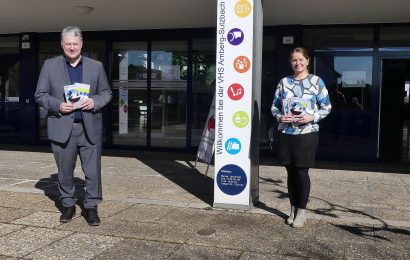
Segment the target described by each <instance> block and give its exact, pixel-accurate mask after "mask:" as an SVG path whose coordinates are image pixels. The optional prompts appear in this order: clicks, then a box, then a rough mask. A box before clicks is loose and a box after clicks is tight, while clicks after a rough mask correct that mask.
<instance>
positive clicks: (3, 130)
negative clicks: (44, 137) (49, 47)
mask: <svg viewBox="0 0 410 260" xmlns="http://www.w3.org/2000/svg"><path fill="white" fill-rule="evenodd" d="M0 61H1V62H0V138H9V137H18V136H19V134H20V57H19V39H18V37H0Z"/></svg>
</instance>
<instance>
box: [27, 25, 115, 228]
mask: <svg viewBox="0 0 410 260" xmlns="http://www.w3.org/2000/svg"><path fill="white" fill-rule="evenodd" d="M82 45H83V39H82V33H81V30H80V29H79V28H77V27H72V26H69V27H66V28H65V29H63V30H62V32H61V47H62V49H63V51H64V55H61V56H58V57H55V58H52V59H48V60H46V61H45V63H44V65H43V68H42V69H41V73H40V76H39V79H38V83H37V89H36V92H35V94H34V97H35V100H36V102H37V103H38V104H39V105H40V106H42V107H43V108H45V109H46V110H47V111H48V116H47V132H48V138H49V139H50V141H51V148H52V150H53V153H54V157H55V160H56V164H57V167H58V188H59V191H60V199H61V203H62V205H63V210H62V214H61V216H60V222H62V223H66V222H69V221H70V220H71V219H72V218H73V216H74V215H75V209H76V208H75V204H76V202H77V198H76V197H75V195H74V194H75V183H74V169H75V165H76V160H77V154H78V155H79V156H80V160H81V167H82V169H83V171H84V174H85V186H86V188H85V197H84V208H85V213H86V219H87V222H88V224H89V225H91V226H98V225H99V224H100V218H99V217H98V211H97V204H99V203H100V202H101V200H102V189H101V146H102V111H101V109H102V108H103V107H104V106H105V105H107V103H108V102H109V101H110V100H111V98H112V92H111V89H110V86H109V84H108V80H107V76H106V74H105V71H104V67H103V65H102V63H101V62H99V61H96V60H93V59H90V58H87V57H84V56H82V55H81V48H82ZM74 83H83V84H87V85H89V86H90V93H89V98H87V99H84V100H83V101H82V105H81V108H80V109H75V108H74V105H73V104H72V103H71V102H69V101H68V100H66V99H67V97H65V94H64V86H68V85H72V84H74Z"/></svg>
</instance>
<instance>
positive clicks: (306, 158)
mask: <svg viewBox="0 0 410 260" xmlns="http://www.w3.org/2000/svg"><path fill="white" fill-rule="evenodd" d="M318 141H319V132H313V133H308V134H300V135H289V134H284V133H279V136H278V160H279V163H281V164H283V165H292V166H295V167H306V168H311V167H313V166H314V164H315V158H316V148H317V144H318Z"/></svg>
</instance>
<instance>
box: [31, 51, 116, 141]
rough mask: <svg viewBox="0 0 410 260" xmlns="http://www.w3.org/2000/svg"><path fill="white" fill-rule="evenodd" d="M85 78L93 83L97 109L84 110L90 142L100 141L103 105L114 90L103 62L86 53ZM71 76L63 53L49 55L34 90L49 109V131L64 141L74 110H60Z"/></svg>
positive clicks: (85, 81) (84, 119)
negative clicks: (55, 55) (91, 57)
mask: <svg viewBox="0 0 410 260" xmlns="http://www.w3.org/2000/svg"><path fill="white" fill-rule="evenodd" d="M82 62H83V82H82V83H84V84H89V85H90V96H89V97H90V98H92V99H93V100H94V104H95V107H94V110H92V111H85V110H83V111H82V118H83V123H84V128H85V131H86V134H87V136H88V138H89V140H90V142H91V143H93V144H95V143H97V142H101V139H102V112H101V109H102V108H103V107H104V106H105V105H106V104H107V103H108V102H110V100H111V98H112V92H111V89H110V86H109V84H108V80H107V75H106V74H105V71H104V67H103V65H102V63H101V62H99V61H96V60H93V59H90V58H87V57H84V56H83V60H82ZM70 84H71V83H70V78H69V76H68V72H67V68H66V59H65V58H64V56H63V55H61V56H58V57H55V58H51V59H48V60H46V61H45V62H44V65H43V68H42V69H41V73H40V76H39V79H38V83H37V89H36V92H35V94H34V98H35V100H36V102H37V103H38V104H39V105H40V106H42V107H44V108H45V109H47V111H48V116H47V132H48V138H49V139H50V140H51V141H56V142H59V143H65V142H66V141H67V140H68V139H69V137H70V134H71V129H72V127H73V123H74V113H69V114H60V112H59V108H60V104H61V102H66V101H65V97H64V86H66V85H70Z"/></svg>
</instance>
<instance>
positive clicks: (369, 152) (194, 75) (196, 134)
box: [0, 25, 410, 160]
mask: <svg viewBox="0 0 410 260" xmlns="http://www.w3.org/2000/svg"><path fill="white" fill-rule="evenodd" d="M293 29H295V32H296V33H295V35H297V32H300V35H299V36H297V37H295V38H294V39H295V44H294V45H286V43H285V42H283V41H282V39H281V37H282V36H281V35H287V34H288V33H289V32H288V31H287V27H286V28H285V29H284V30H285V31H284V32H283V31H281V29H280V28H279V27H278V28H276V27H270V28H265V36H264V39H263V54H262V87H261V91H262V93H261V104H260V105H261V115H260V116H261V121H260V122H261V124H260V128H259V129H260V133H259V134H260V149H261V151H263V150H264V151H265V152H268V153H269V154H270V153H271V150H273V155H274V152H275V147H274V146H273V147H270V146H269V144H270V142H271V141H274V139H275V131H274V129H275V128H276V125H275V124H276V122H275V120H274V119H273V118H272V116H271V112H270V107H271V103H272V98H273V94H274V91H275V88H276V85H277V82H278V80H279V78H280V77H282V76H283V75H282V74H284V73H288V72H287V68H285V67H284V66H288V60H287V57H288V54H287V53H288V52H289V51H290V49H291V48H293V47H295V46H304V47H306V48H307V49H308V50H309V51H310V54H311V71H312V73H314V74H316V75H318V76H320V77H321V78H323V80H324V82H325V83H326V85H327V87H328V89H329V93H330V98H331V102H332V104H333V110H332V112H331V114H330V115H329V116H328V118H326V119H325V120H324V121H322V122H321V124H320V127H321V131H320V134H321V138H320V143H319V149H318V151H319V158H330V159H339V158H340V159H348V160H350V159H355V158H356V159H357V160H361V159H362V158H365V159H366V158H367V159H368V158H373V159H375V158H377V156H379V157H380V156H381V157H383V156H387V155H388V154H393V152H389V151H392V146H388V144H389V141H388V140H389V136H391V134H390V132H389V127H388V124H390V123H388V120H386V118H388V117H386V116H385V115H387V114H389V113H390V112H389V110H388V109H387V110H386V107H388V106H387V105H386V104H387V103H385V102H386V99H389V96H394V97H393V98H394V99H395V100H399V99H400V100H402V101H403V104H402V105H400V106H398V108H397V109H398V110H399V111H401V112H400V113H402V114H403V115H407V114H410V113H409V112H408V111H407V110H408V109H407V107H408V102H407V101H406V97H408V95H407V96H406V97H405V98H403V96H402V95H401V94H400V93H403V92H404V93H408V91H407V90H408V89H406V88H408V84H409V82H410V79H409V78H408V76H407V74H408V64H410V63H409V61H410V27H409V26H408V25H407V26H406V25H404V26H401V25H397V26H395V25H382V26H378V25H363V26H342V25H338V26H295V27H294V28H293ZM89 36H91V37H89ZM59 37H60V36H59V33H55V34H45V35H41V34H39V37H38V39H39V40H38V42H37V45H38V47H37V48H36V51H35V52H33V53H35V55H38V56H37V57H36V59H37V60H38V65H37V68H36V69H37V70H38V71H39V70H40V69H41V66H42V65H43V62H44V60H45V59H47V58H51V57H55V56H57V55H60V54H61V53H62V51H61V47H60V40H59ZM298 37H300V38H298ZM20 52H21V50H19V38H18V37H10V36H3V37H0V58H1V60H2V62H1V64H0V120H1V124H0V137H8V136H13V135H14V136H16V137H18V136H19V134H20V130H21V129H20V121H21V115H20V107H21V104H22V103H21V100H20V99H21V95H22V94H21V93H22V92H21V90H22V88H21V86H20V83H19V82H20V69H19V67H20V63H21V60H20V57H21V56H20V55H21V53H20ZM285 53H286V54H285ZM83 54H84V55H85V56H89V57H92V58H94V59H97V60H100V61H102V62H103V63H104V66H105V68H106V70H107V75H108V78H109V80H110V82H111V87H112V90H113V95H114V96H113V100H112V102H111V103H110V104H109V106H107V109H105V111H104V119H105V124H104V144H105V145H106V146H109V147H124V146H125V147H130V148H132V147H143V148H158V149H162V148H164V149H165V148H167V149H179V150H195V149H196V147H197V146H198V145H199V142H200V139H201V136H202V132H203V128H204V124H205V122H206V118H207V115H208V112H209V108H210V105H211V103H212V99H213V96H214V91H215V89H214V88H215V82H214V80H215V58H216V45H215V33H214V32H213V31H212V30H209V29H204V30H202V29H197V30H187V31H185V30H163V31H162V30H158V31H149V32H144V31H139V32H131V31H130V32H118V33H117V32H93V33H91V34H90V35H87V33H85V42H84V46H83ZM277 63H279V64H280V65H281V66H278V64H277ZM403 64H407V65H406V66H404V65H403ZM26 66H27V65H26ZM403 66H404V67H403ZM403 68H404V69H403ZM398 71H399V72H400V73H399V72H398ZM289 72H290V66H289ZM397 73H399V74H397ZM396 74H397V75H398V76H397V77H396V76H394V75H396ZM21 75H23V74H21ZM389 77H390V78H400V79H402V78H403V80H404V81H403V80H401V81H400V82H396V83H397V86H399V87H397V89H400V91H396V92H397V93H396V92H394V91H393V89H396V87H393V85H392V83H390V82H392V81H391V80H389ZM402 81H403V82H402ZM394 93H395V94H394ZM393 94H394V95H393ZM405 102H407V103H405ZM396 103H398V102H396ZM125 105H126V106H125ZM406 109H407V110H406ZM386 111H387V112H386ZM46 116H47V114H46V111H44V110H43V109H42V108H38V110H37V118H36V119H34V120H37V127H38V129H37V133H38V135H37V139H38V140H40V141H41V140H47V138H46V136H47V133H46V120H45V119H46ZM407 118H408V116H403V117H400V118H399V119H398V120H399V121H400V122H401V123H400V124H397V126H396V127H395V128H397V129H396V130H397V131H396V132H397V133H396V132H395V133H396V134H395V135H397V136H400V138H399V139H400V140H399V139H397V140H396V143H397V144H399V143H400V144H401V145H395V146H400V147H401V148H400V149H402V150H403V151H405V150H406V149H407V150H410V145H409V144H408V143H409V142H408V140H410V138H408V134H407V133H408V128H409V127H408V125H409V124H408V121H409V120H408V119H407ZM383 132H384V133H383ZM406 140H407V141H406ZM386 147H387V148H386ZM389 149H390V150H389ZM383 150H384V151H383ZM383 154H384V155H383ZM403 154H404V153H401V155H403ZM406 154H409V152H407V153H406ZM265 155H266V153H265ZM403 156H404V155H403ZM403 156H401V157H403ZM407 157H409V156H407Z"/></svg>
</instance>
